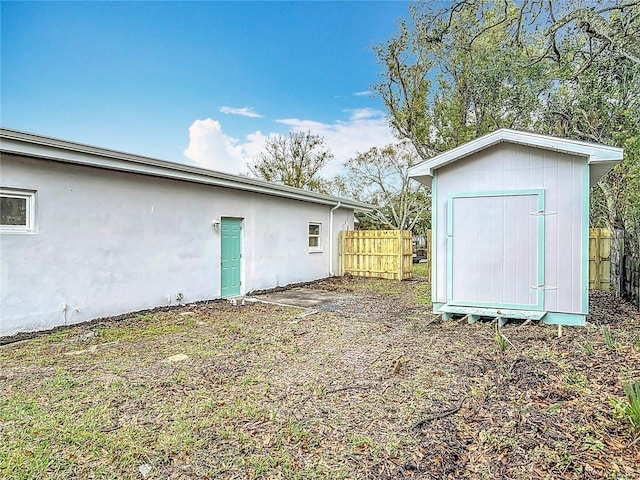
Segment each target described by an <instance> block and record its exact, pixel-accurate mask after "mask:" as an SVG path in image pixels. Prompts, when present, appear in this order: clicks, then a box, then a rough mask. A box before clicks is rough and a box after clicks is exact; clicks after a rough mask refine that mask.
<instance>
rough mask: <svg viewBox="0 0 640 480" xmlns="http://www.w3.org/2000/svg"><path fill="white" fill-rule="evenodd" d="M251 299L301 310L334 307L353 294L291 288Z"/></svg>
mask: <svg viewBox="0 0 640 480" xmlns="http://www.w3.org/2000/svg"><path fill="white" fill-rule="evenodd" d="M252 296H253V297H255V298H257V299H260V300H266V301H268V302H275V303H283V304H286V305H294V306H296V307H301V308H319V307H323V306H329V305H334V304H337V303H340V302H344V301H345V300H349V299H352V298H353V294H350V293H345V292H329V291H326V290H316V289H313V288H304V287H301V288H292V289H290V290H284V291H281V292H269V293H261V294H258V295H252Z"/></svg>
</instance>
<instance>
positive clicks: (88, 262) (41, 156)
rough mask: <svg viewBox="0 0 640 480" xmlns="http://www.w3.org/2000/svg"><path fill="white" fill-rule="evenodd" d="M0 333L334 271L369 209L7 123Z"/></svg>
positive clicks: (1, 138)
mask: <svg viewBox="0 0 640 480" xmlns="http://www.w3.org/2000/svg"><path fill="white" fill-rule="evenodd" d="M0 153H1V157H0V162H1V163H0V216H1V222H0V267H1V268H0V270H1V274H0V336H7V335H13V334H16V333H19V332H27V331H38V330H46V329H51V328H53V327H57V326H61V325H70V324H75V323H79V322H83V321H87V320H91V319H95V318H101V317H106V316H112V315H117V314H122V313H128V312H132V311H138V310H143V309H148V308H153V307H158V306H166V305H176V304H182V303H190V302H195V301H199V300H207V299H216V298H225V297H233V296H237V295H243V294H245V293H248V292H251V291H253V290H258V289H267V288H271V287H276V286H278V285H286V284H290V283H297V282H304V281H311V280H314V279H318V278H323V277H327V276H330V275H333V274H334V272H337V268H338V251H337V245H338V243H337V242H338V232H339V230H346V229H353V222H354V210H369V209H370V206H368V205H366V204H363V203H359V202H356V201H353V200H346V199H342V198H336V197H332V196H328V195H321V194H317V193H312V192H308V191H304V190H300V189H296V188H291V187H287V186H283V185H277V184H272V183H267V182H263V181H260V180H255V179H251V178H246V177H241V176H235V175H228V174H224V173H219V172H214V171H210V170H206V169H202V168H197V167H194V166H188V165H183V164H177V163H170V162H166V161H162V160H157V159H153V158H147V157H142V156H138V155H132V154H128V153H122V152H117V151H113V150H108V149H104V148H97V147H92V146H88V145H82V144H79V143H74V142H70V141H64V140H58V139H54V138H48V137H44V136H40V135H33V134H30V133H24V132H19V131H15V130H9V129H0Z"/></svg>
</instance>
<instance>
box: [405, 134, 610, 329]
mask: <svg viewBox="0 0 640 480" xmlns="http://www.w3.org/2000/svg"><path fill="white" fill-rule="evenodd" d="M620 160H622V149H620V148H614V147H609V146H606V145H598V144H592V143H586V142H579V141H574V140H568V139H563V138H555V137H550V136H545V135H536V134H532V133H526V132H520V131H514V130H508V129H501V130H497V131H495V132H493V133H490V134H488V135H485V136H483V137H480V138H477V139H475V140H473V141H471V142H469V143H466V144H464V145H461V146H459V147H456V148H454V149H452V150H449V151H447V152H445V153H442V154H440V155H438V156H435V157H433V158H431V159H429V160H426V161H424V162H422V163H420V164H418V165H416V166H414V167H412V168H411V169H410V171H409V174H410V176H411V177H412V178H414V179H416V180H418V181H420V182H422V183H424V184H426V185H431V189H432V215H433V218H432V252H431V256H432V259H433V265H432V277H433V278H432V300H433V309H434V312H437V313H441V314H442V315H443V317H444V318H449V317H451V316H452V315H468V316H469V317H468V318H469V321H475V320H477V319H478V317H480V316H490V317H499V318H500V319H501V321H504V320H505V319H507V318H515V319H531V320H541V321H542V322H544V323H549V324H563V325H584V323H585V319H586V315H587V313H588V307H589V290H588V289H589V258H588V255H589V190H590V187H591V186H593V185H594V184H595V183H596V182H597V181H598V180H599V179H600V178H601V177H602V176H603V175H604V174H605V173H607V172H608V171H609V169H611V168H612V167H613V166H614V165H615V164H616V163H617V162H619V161H620Z"/></svg>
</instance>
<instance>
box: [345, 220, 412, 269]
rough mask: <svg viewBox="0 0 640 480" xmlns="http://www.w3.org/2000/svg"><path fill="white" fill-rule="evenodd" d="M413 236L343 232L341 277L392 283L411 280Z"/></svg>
mask: <svg viewBox="0 0 640 480" xmlns="http://www.w3.org/2000/svg"><path fill="white" fill-rule="evenodd" d="M412 252H413V246H412V236H411V232H410V231H407V230H343V231H341V232H340V238H339V266H340V275H344V274H347V273H348V274H350V275H354V276H356V277H378V278H388V279H394V280H406V279H408V278H411V267H412V266H413V263H412V262H413V259H412Z"/></svg>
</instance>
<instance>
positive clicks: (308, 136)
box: [247, 131, 333, 193]
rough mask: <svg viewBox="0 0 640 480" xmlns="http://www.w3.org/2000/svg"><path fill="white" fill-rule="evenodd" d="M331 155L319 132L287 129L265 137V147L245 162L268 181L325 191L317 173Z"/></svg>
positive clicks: (322, 181) (250, 169) (257, 175)
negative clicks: (250, 161)
mask: <svg viewBox="0 0 640 480" xmlns="http://www.w3.org/2000/svg"><path fill="white" fill-rule="evenodd" d="M332 158H333V154H332V153H331V152H330V151H329V150H328V149H327V148H325V146H324V139H323V138H322V137H320V136H319V135H315V134H313V133H311V132H310V131H307V132H290V133H289V134H288V135H278V136H276V137H273V138H268V139H267V141H266V144H265V151H264V152H262V153H260V154H259V155H258V156H257V157H256V158H255V159H254V160H253V162H252V163H250V164H248V165H247V166H248V167H249V171H250V172H251V173H252V174H253V175H255V176H256V177H259V178H262V179H264V180H267V181H268V182H275V183H281V184H283V185H289V186H291V187H296V188H303V189H305V190H311V191H315V192H320V193H326V191H327V182H326V181H325V180H323V179H322V178H319V176H318V173H319V172H320V170H321V169H322V167H324V165H325V164H326V163H327V162H328V161H329V160H331V159H332Z"/></svg>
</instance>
